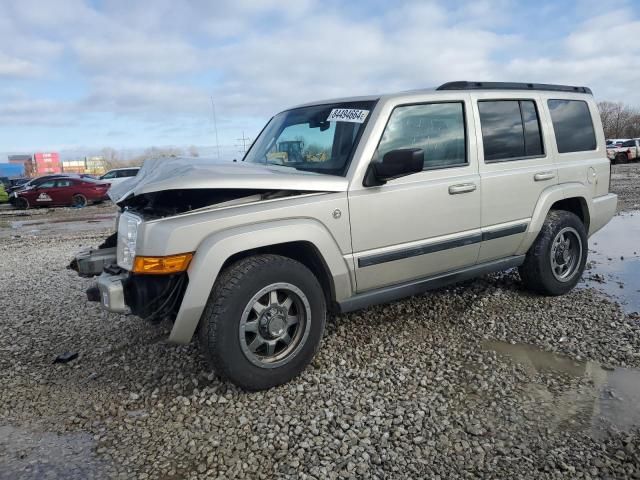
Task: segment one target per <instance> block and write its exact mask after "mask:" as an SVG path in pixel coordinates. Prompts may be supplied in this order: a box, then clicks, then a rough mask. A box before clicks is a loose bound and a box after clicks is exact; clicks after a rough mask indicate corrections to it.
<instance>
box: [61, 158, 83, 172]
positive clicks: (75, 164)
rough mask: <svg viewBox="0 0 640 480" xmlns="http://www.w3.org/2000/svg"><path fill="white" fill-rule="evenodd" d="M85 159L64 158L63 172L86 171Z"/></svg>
mask: <svg viewBox="0 0 640 480" xmlns="http://www.w3.org/2000/svg"><path fill="white" fill-rule="evenodd" d="M85 170H86V168H85V163H84V160H63V161H62V173H86V172H85Z"/></svg>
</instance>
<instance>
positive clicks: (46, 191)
mask: <svg viewBox="0 0 640 480" xmlns="http://www.w3.org/2000/svg"><path fill="white" fill-rule="evenodd" d="M107 190H109V184H108V183H104V182H99V181H96V180H93V179H91V178H69V177H67V178H64V177H58V178H52V179H51V180H47V181H45V182H43V183H40V184H39V185H38V186H34V187H32V188H26V189H24V190H19V191H17V192H14V195H15V196H16V198H14V199H13V202H12V203H13V204H14V205H15V207H16V208H21V209H25V208H29V207H41V206H52V205H55V206H65V207H66V206H72V207H84V206H86V205H87V204H88V203H89V202H93V203H96V202H101V201H102V200H104V199H105V198H106V197H107Z"/></svg>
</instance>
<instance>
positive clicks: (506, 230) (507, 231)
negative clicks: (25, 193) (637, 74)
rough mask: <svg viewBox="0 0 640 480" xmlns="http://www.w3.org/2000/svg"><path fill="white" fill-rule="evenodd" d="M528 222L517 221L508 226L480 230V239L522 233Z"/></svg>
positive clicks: (493, 238)
mask: <svg viewBox="0 0 640 480" xmlns="http://www.w3.org/2000/svg"><path fill="white" fill-rule="evenodd" d="M528 226H529V224H528V223H526V222H525V223H518V224H516V225H511V226H509V227H502V228H498V229H496V230H488V231H486V232H482V241H483V242H486V241H487V240H495V239H496V238H502V237H508V236H509V235H517V234H518V233H524V232H526V231H527V227H528Z"/></svg>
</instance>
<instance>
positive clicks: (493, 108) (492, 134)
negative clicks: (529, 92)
mask: <svg viewBox="0 0 640 480" xmlns="http://www.w3.org/2000/svg"><path fill="white" fill-rule="evenodd" d="M478 110H479V111H480V123H481V126H482V144H483V147H484V159H485V161H486V162H498V161H507V160H520V159H524V158H527V157H537V156H540V155H544V149H543V147H542V137H541V135H540V121H539V119H538V111H537V110H536V105H535V102H534V101H533V100H490V101H479V102H478Z"/></svg>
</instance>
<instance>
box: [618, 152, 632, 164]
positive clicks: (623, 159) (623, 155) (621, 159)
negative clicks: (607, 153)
mask: <svg viewBox="0 0 640 480" xmlns="http://www.w3.org/2000/svg"><path fill="white" fill-rule="evenodd" d="M628 160H629V157H627V154H626V153H618V154H617V155H616V161H615V163H616V164H621V163H627V161H628Z"/></svg>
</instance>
